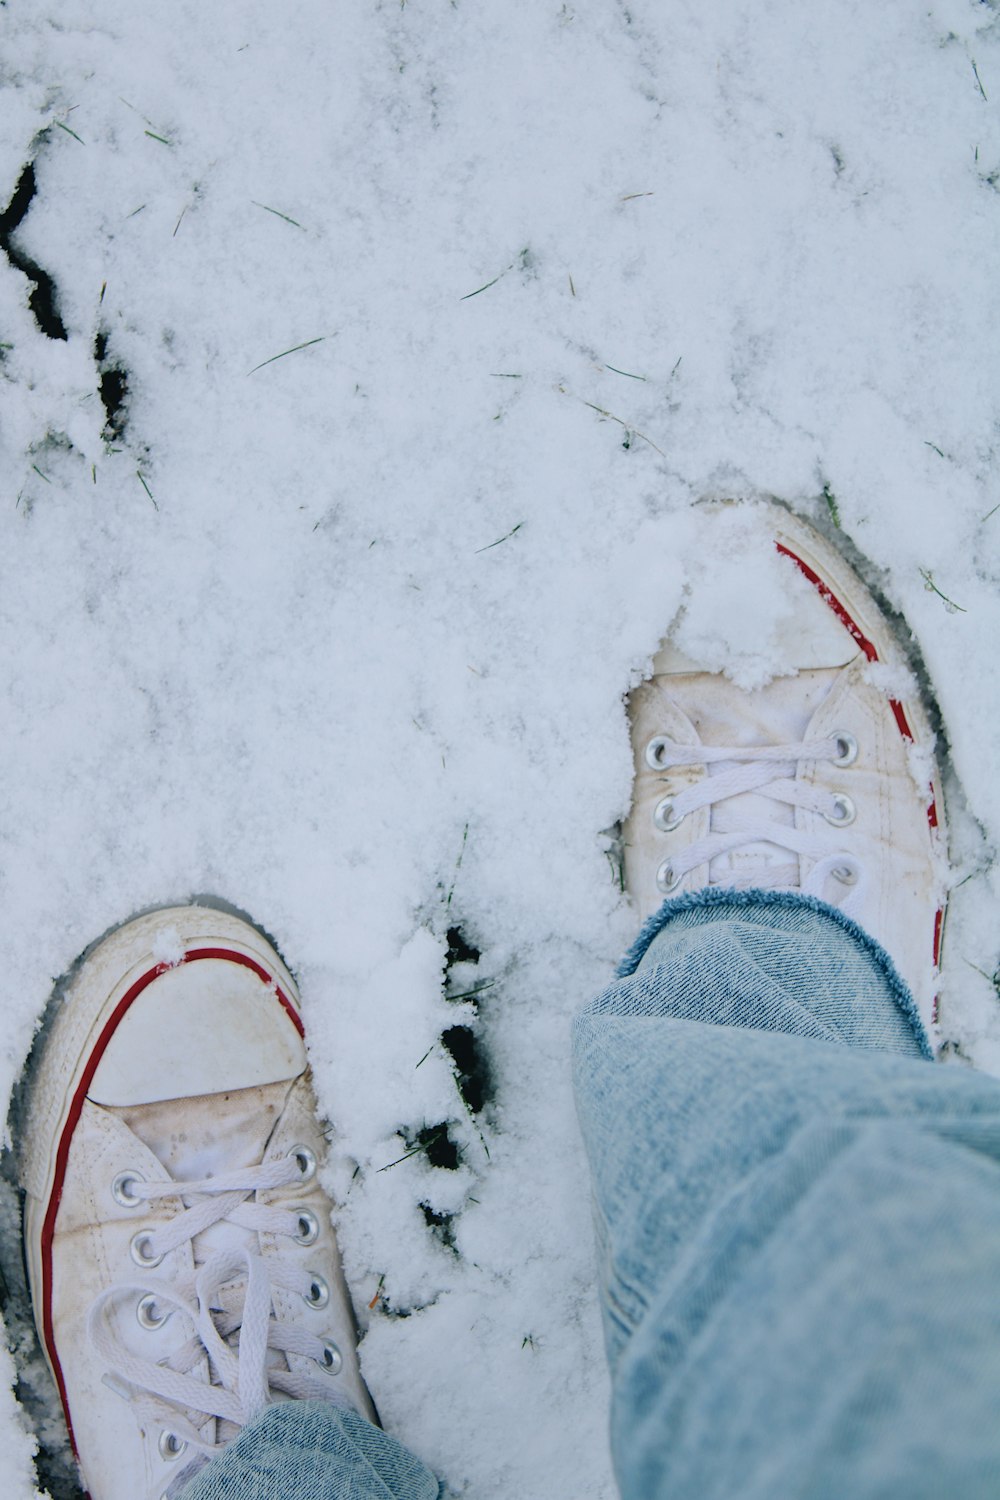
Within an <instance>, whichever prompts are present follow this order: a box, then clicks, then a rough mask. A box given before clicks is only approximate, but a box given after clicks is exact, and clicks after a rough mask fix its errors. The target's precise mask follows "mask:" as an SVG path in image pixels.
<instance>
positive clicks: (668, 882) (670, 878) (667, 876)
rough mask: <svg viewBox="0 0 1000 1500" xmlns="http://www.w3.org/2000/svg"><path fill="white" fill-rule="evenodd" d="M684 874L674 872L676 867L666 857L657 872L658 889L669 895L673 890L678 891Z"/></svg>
mask: <svg viewBox="0 0 1000 1500" xmlns="http://www.w3.org/2000/svg"><path fill="white" fill-rule="evenodd" d="M683 878H684V877H683V876H682V875H675V874H674V867H673V865H672V864H671V862H670V860H669V859H665V860H664V861H663V863H662V865H661V866H660V868H659V869H658V870H657V872H656V889H657V890H658V891H660V892H661V894H662V895H664V896H669V895H670V892H671V891H676V889H677V887H678V886H679V885H680V883H681V881H682V880H683Z"/></svg>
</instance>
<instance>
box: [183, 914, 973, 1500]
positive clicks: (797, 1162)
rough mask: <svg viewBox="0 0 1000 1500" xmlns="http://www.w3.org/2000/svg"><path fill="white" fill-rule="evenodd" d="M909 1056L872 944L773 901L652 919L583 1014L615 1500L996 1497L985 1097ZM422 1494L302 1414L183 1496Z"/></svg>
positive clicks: (284, 1419) (341, 1430) (428, 1484)
mask: <svg viewBox="0 0 1000 1500" xmlns="http://www.w3.org/2000/svg"><path fill="white" fill-rule="evenodd" d="M929 1057H930V1049H929V1047H928V1045H927V1040H926V1037H925V1036H924V1033H923V1030H922V1028H921V1026H920V1022H919V1020H918V1018H917V1016H916V1013H915V1010H914V1007H913V1003H912V1001H911V999H910V997H909V994H908V992H907V991H906V989H905V987H904V986H903V984H902V983H901V981H900V979H899V978H898V976H897V975H896V972H895V970H894V968H893V966H892V964H891V962H890V960H889V959H888V957H887V956H886V954H885V953H884V952H883V951H882V950H881V949H880V948H879V947H878V946H877V945H876V944H875V943H874V942H873V941H872V940H871V939H870V938H869V937H867V936H866V934H865V933H863V932H862V931H861V929H860V928H858V927H857V926H855V925H854V924H853V923H852V922H850V921H849V920H847V919H846V918H844V917H843V916H842V915H841V914H840V913H839V912H837V911H835V910H834V909H833V908H831V907H828V906H825V905H824V904H823V903H821V902H818V901H815V900H812V899H811V898H807V897H801V896H797V895H791V894H788V893H784V892H772V893H762V892H745V893H739V894H737V893H733V892H726V891H718V890H716V891H709V892H705V893H700V894H698V895H697V896H694V897H685V898H682V899H680V900H675V901H672V902H667V903H666V904H665V905H664V907H663V908H662V910H661V911H660V912H659V913H658V915H657V916H656V917H654V918H653V919H652V921H651V922H649V923H648V924H647V926H646V928H645V930H644V931H643V933H642V934H641V936H640V938H639V940H638V941H637V943H636V945H635V947H634V948H633V949H632V951H631V953H630V954H629V955H628V957H627V958H626V959H625V961H624V962H623V964H622V966H621V968H620V970H619V974H618V977H617V978H616V980H615V982H614V983H613V984H612V985H610V986H609V988H608V989H606V990H605V991H604V993H603V994H601V995H599V996H598V997H597V999H596V1000H594V1001H593V1002H592V1003H591V1004H590V1005H588V1006H587V1007H586V1009H585V1010H584V1011H583V1012H582V1014H581V1015H580V1016H579V1017H578V1018H577V1021H576V1026H575V1033H574V1068H575V1079H576V1092H577V1106H578V1110H579V1115H580V1122H581V1126H582V1129H583V1134H584V1138H585V1140H586V1144H587V1149H588V1152H589V1156H590V1164H591V1170H592V1186H593V1194H594V1205H595V1217H596V1222H597V1239H598V1251H599V1256H598V1259H599V1273H600V1282H601V1295H602V1304H603V1310H604V1325H605V1333H606V1340H607V1350H608V1358H609V1361H610V1365H611V1373H612V1388H613V1404H612V1413H611V1437H612V1449H613V1455H614V1463H615V1470H616V1473H617V1476H618V1482H619V1486H620V1488H621V1492H622V1496H623V1497H624V1500H660V1497H664V1500H665V1497H669V1500H897V1497H898V1500H997V1496H998V1495H1000V1085H998V1084H997V1083H995V1082H994V1081H992V1080H991V1079H989V1078H985V1077H980V1076H978V1075H977V1074H975V1073H972V1072H970V1071H968V1070H966V1069H964V1068H960V1067H936V1066H931V1065H930V1064H929V1061H928V1059H929ZM470 1440H474V1439H473V1435H472V1434H470ZM437 1493H438V1485H437V1481H436V1480H435V1479H434V1478H433V1476H432V1475H431V1474H430V1473H429V1472H428V1471H427V1469H426V1468H425V1467H424V1466H423V1465H422V1464H421V1463H420V1462H419V1461H418V1460H417V1459H415V1458H414V1457H412V1456H411V1455H410V1454H409V1453H407V1451H406V1450H405V1449H403V1448H402V1447H401V1446H400V1445H399V1444H398V1443H397V1442H396V1441H395V1440H394V1439H393V1438H391V1437H389V1436H388V1435H387V1434H385V1433H383V1432H381V1431H379V1430H378V1429H377V1428H373V1427H370V1426H369V1425H368V1424H367V1423H365V1422H363V1421H362V1419H361V1418H360V1417H355V1416H352V1415H351V1414H349V1413H344V1412H340V1411H336V1410H333V1409H331V1408H327V1407H324V1406H322V1405H319V1404H317V1403H294V1404H289V1405H285V1406H279V1407H274V1408H272V1409H271V1410H270V1411H269V1412H268V1413H266V1414H265V1416H264V1417H262V1418H261V1419H260V1420H259V1421H258V1422H257V1423H255V1424H254V1425H253V1426H251V1427H248V1428H247V1429H246V1430H245V1431H244V1432H243V1433H242V1434H241V1436H240V1437H239V1438H238V1439H237V1440H236V1441H235V1442H234V1443H233V1444H231V1446H230V1447H229V1448H228V1449H227V1450H226V1452H225V1453H224V1454H223V1455H221V1457H219V1458H218V1459H216V1460H215V1461H214V1462H213V1463H212V1464H210V1465H209V1466H208V1467H207V1468H206V1469H204V1470H203V1471H202V1473H201V1474H200V1475H199V1476H197V1478H196V1479H194V1480H193V1482H192V1483H191V1484H190V1485H189V1486H188V1487H187V1489H186V1490H185V1492H184V1500H279V1497H280V1500H376V1497H379V1500H385V1497H398V1500H403V1497H405V1500H434V1497H436V1496H437ZM512 1500H513V1497H512ZM553 1500H572V1497H571V1496H554V1497H553Z"/></svg>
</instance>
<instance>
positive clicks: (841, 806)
mask: <svg viewBox="0 0 1000 1500" xmlns="http://www.w3.org/2000/svg"><path fill="white" fill-rule="evenodd" d="M857 815H858V810H857V808H856V807H855V806H854V803H853V802H852V801H851V799H850V797H847V796H845V795H844V793H843V792H834V794H833V798H832V800H831V803H830V811H829V812H825V813H824V814H823V816H824V818H825V819H826V821H827V822H828V823H832V824H833V826H834V827H835V828H846V827H847V825H848V824H849V823H853V822H854V819H855V818H856V817H857Z"/></svg>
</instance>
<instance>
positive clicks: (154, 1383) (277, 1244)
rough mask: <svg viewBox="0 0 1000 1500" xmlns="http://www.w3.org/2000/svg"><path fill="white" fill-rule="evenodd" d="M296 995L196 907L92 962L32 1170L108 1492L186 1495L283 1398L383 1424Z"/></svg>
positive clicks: (57, 1054) (43, 1326) (36, 1120)
mask: <svg viewBox="0 0 1000 1500" xmlns="http://www.w3.org/2000/svg"><path fill="white" fill-rule="evenodd" d="M324 1150H325V1139H324V1135H323V1132H322V1129H321V1126H320V1124H319V1121H318V1120H317V1118H316V1105H315V1100H314V1097H313V1091H312V1086H311V1083H310V1078H309V1071H308V1068H307V1064H306V1055H305V1049H304V1046H303V1041H302V1022H301V1019H300V1016H299V1002H298V997H297V994H296V990H295V985H294V982H293V981H292V978H291V976H290V975H289V973H288V971H287V970H286V968H285V966H284V964H283V963H282V962H281V960H280V958H279V957H278V955H277V953H275V951H274V949H273V948H272V947H271V945H270V944H269V943H268V942H267V941H266V940H265V939H264V938H263V937H262V936H261V934H260V933H259V932H257V931H256V929H255V928H253V927H251V926H249V925H248V924H247V923H246V922H244V921H242V920H241V919H240V918H238V917H236V916H233V915H230V914H229V913H227V912H224V911H216V910H213V909H209V908H206V907H197V906H186V907H176V908H172V909H167V910H162V911H157V912H153V913H150V914H148V915H146V916H142V917H138V918H136V919H135V920H134V921H132V922H129V923H127V924H126V925H125V926H123V927H121V928H119V929H118V930H117V931H115V932H113V933H111V935H110V936H109V937H107V938H105V939H104V940H103V941H102V942H101V943H99V944H98V945H97V946H96V947H95V948H94V949H93V951H91V952H90V953H89V954H88V955H86V956H85V957H84V959H83V961H82V962H81V964H80V966H79V968H78V970H77V972H76V974H75V975H74V977H73V978H72V980H71V982H70V984H69V986H68V988H67V991H66V994H65V996H64V998H63V1000H62V1002H61V1004H60V1005H59V1008H58V1010H57V1012H56V1014H55V1017H54V1020H53V1022H52V1024H51V1027H50V1029H49V1031H48V1034H47V1035H46V1036H45V1038H44V1040H43V1042H42V1043H41V1052H40V1057H39V1059H38V1062H37V1066H36V1068H35V1071H34V1076H33V1078H32V1082H31V1086H30V1094H29V1097H28V1103H27V1109H26V1118H25V1120H24V1131H23V1137H22V1141H21V1145H20V1152H19V1164H20V1175H21V1182H22V1186H23V1188H24V1190H25V1195H26V1196H25V1224H24V1231H25V1248H26V1259H27V1264H28V1272H29V1279H30V1283H31V1293H32V1300H33V1304H34V1311H35V1319H36V1322H37V1324H38V1329H39V1333H40V1337H41V1341H42V1345H43V1348H44V1350H45V1354H46V1357H47V1359H48V1362H49V1365H50V1367H51V1370H52V1373H53V1376H54V1378H55V1381H56V1384H57V1386H58V1388H59V1394H60V1396H61V1398H62V1403H63V1407H64V1410H65V1413H66V1420H67V1423H68V1425H69V1429H70V1435H71V1438H72V1440H73V1444H74V1448H75V1451H76V1454H77V1457H78V1459H79V1462H80V1467H81V1470H82V1473H83V1478H84V1482H85V1484H86V1487H87V1489H88V1491H89V1493H90V1495H91V1497H92V1500H160V1497H161V1496H164V1495H167V1496H173V1495H176V1494H177V1493H178V1491H179V1490H180V1489H181V1488H182V1487H183V1485H184V1484H185V1483H187V1481H188V1480H189V1479H190V1478H191V1477H192V1475H193V1474H194V1473H195V1472H196V1471H197V1469H198V1468H199V1467H201V1465H202V1464H204V1463H205V1462H207V1461H208V1457H210V1456H211V1455H212V1454H213V1453H216V1452H218V1451H220V1450H221V1448H222V1447H224V1446H225V1445H226V1443H228V1442H229V1441H230V1440H231V1439H232V1438H233V1437H234V1436H235V1435H236V1434H237V1433H238V1432H239V1430H240V1428H241V1427H242V1426H243V1425H244V1424H245V1423H246V1422H247V1421H249V1420H250V1419H251V1418H252V1417H254V1416H255V1415H257V1414H258V1413H259V1412H260V1411H261V1410H262V1409H263V1408H264V1407H265V1406H266V1405H267V1404H269V1403H271V1402H274V1401H281V1400H290V1399H295V1398H300V1397H311V1398H321V1399H327V1400H329V1401H331V1402H334V1403H337V1404H342V1405H349V1406H353V1407H355V1408H356V1409H357V1410H359V1411H360V1412H361V1413H362V1414H363V1415H365V1416H367V1417H370V1418H373V1417H374V1412H373V1409H372V1406H371V1402H370V1399H369V1396H368V1393H367V1391H366V1390H365V1387H364V1385H363V1384H362V1381H361V1377H360V1374H359V1371H358V1364H357V1352H356V1333H355V1326H354V1319H353V1315H352V1311H351V1306H350V1302H349V1300H348V1297H347V1292H346V1289H345V1287H344V1283H343V1278H342V1276H341V1271H340V1261H339V1256H338V1251H337V1245H336V1240H335V1239H334V1235H333V1230H332V1229H331V1226H330V1210H331V1205H330V1201H329V1199H328V1198H327V1196H326V1193H325V1192H324V1190H323V1188H322V1187H321V1185H320V1182H319V1177H318V1173H317V1168H318V1166H319V1164H320V1163H321V1162H322V1159H323V1154H324Z"/></svg>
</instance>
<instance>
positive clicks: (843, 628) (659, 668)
mask: <svg viewBox="0 0 1000 1500" xmlns="http://www.w3.org/2000/svg"><path fill="white" fill-rule="evenodd" d="M702 514H703V516H704V522H705V531H706V540H707V546H708V547H709V548H711V549H712V550H711V551H710V552H709V553H708V554H707V555H708V556H709V557H711V558H713V559H715V558H718V566H717V568H716V569H715V570H714V575H715V576H714V577H710V578H709V579H708V580H707V581H705V582H703V583H702V585H701V592H702V593H703V594H708V595H709V596H710V598H709V599H708V600H705V599H701V600H700V601H699V602H700V605H701V606H702V608H701V609H700V611H697V612H696V613H698V619H697V621H696V622H691V621H685V620H684V619H681V621H680V622H679V627H678V628H677V630H676V631H675V632H674V633H673V635H672V638H671V639H670V640H668V641H665V642H664V643H663V645H662V646H661V648H660V650H659V651H658V653H657V655H656V657H655V658H654V662H653V676H652V679H651V680H650V681H648V682H645V683H643V684H642V685H641V686H640V687H639V688H637V689H636V690H635V691H634V692H633V693H632V694H631V696H630V700H629V713H630V717H631V721H632V738H633V747H634V751H635V767H636V775H635V791H634V796H633V805H632V811H631V813H630V816H629V818H628V821H627V823H626V825H625V828H624V845H625V848H624V863H625V883H626V888H627V889H628V890H629V891H630V892H631V894H632V896H633V897H634V899H635V901H636V903H637V904H638V906H639V908H640V911H641V913H642V915H643V916H644V917H646V916H649V915H651V914H652V913H653V912H654V911H656V910H657V909H658V907H659V905H660V904H661V902H662V901H663V900H664V899H665V898H666V897H670V896H677V895H681V894H683V893H685V892H690V891H696V890H698V889H701V888H703V887H705V886H727V887H732V888H736V889H748V888H755V889H761V888H763V889H789V890H797V891H802V892H805V893H807V894H812V895H815V896H818V897H820V898H821V899H823V900H825V901H827V902H829V903H831V904H832V905H835V906H838V907H841V908H842V909H843V910H844V911H845V913H846V914H847V915H849V916H852V917H853V918H854V919H855V920H856V921H857V922H858V923H859V924H860V925H861V926H862V927H863V928H864V929H865V930H866V931H867V932H868V933H870V934H871V936H872V937H874V938H875V939H876V940H877V941H878V942H879V943H881V944H882V946H883V947H884V948H885V949H886V950H887V952H888V953H889V954H890V956H891V957H892V958H893V960H894V961H895V964H896V966H897V968H898V969H899V971H900V973H901V975H902V977H903V979H904V980H905V981H906V983H907V984H908V985H909V987H910V989H911V991H912V992H913V995H914V998H915V1000H916V1002H917V1004H918V1007H919V1008H920V1011H921V1014H922V1016H923V1017H924V1019H925V1021H927V1020H931V1019H933V1018H934V1003H935V1002H934V996H935V989H936V971H937V965H938V960H939V956H940V944H941V930H942V923H943V914H944V894H945V881H946V873H947V869H946V859H945V841H944V830H943V803H942V797H941V790H940V784H939V778H938V770H937V766H936V763H935V760H934V736H933V733H932V732H931V729H930V725H929V723H928V720H927V716H926V714H925V712H924V708H923V705H922V704H921V702H920V698H919V695H918V693H917V690H916V688H915V685H914V683H913V680H912V676H911V674H910V672H909V670H908V668H907V666H906V662H905V659H904V657H903V654H902V652H901V650H900V648H899V646H898V645H897V644H896V641H895V639H894V637H893V634H892V630H891V628H890V626H889V624H888V621H887V620H886V618H885V616H884V614H883V612H882V611H881V610H880V608H879V606H878V605H877V604H876V602H875V600H874V599H873V598H872V596H871V594H870V592H869V591H868V589H867V588H866V587H865V585H864V584H863V583H862V582H861V580H860V578H858V576H857V574H856V573H855V572H854V570H853V569H852V568H851V567H850V566H849V565H848V564H847V563H846V562H845V561H844V559H843V558H842V557H841V556H840V554H839V553H838V552H837V551H835V549H834V548H833V547H832V546H831V545H830V544H829V543H828V542H826V541H825V540H824V539H823V538H822V537H821V536H820V535H819V534H818V533H817V532H816V531H814V530H813V529H812V527H810V526H808V525H806V524H805V522H803V521H800V520H798V519H797V518H795V517H794V516H792V515H791V514H790V513H789V512H788V511H786V510H784V509H783V508H782V507H780V506H777V505H770V504H753V505H750V504H747V505H736V504H725V503H723V504H712V505H706V506H704V507H703V509H702ZM775 591H777V592H778V593H780V595H781V598H780V601H778V603H779V604H780V607H777V606H776V605H775V602H774V594H775ZM709 603H710V604H711V606H712V609H714V612H715V620H716V621H717V622H719V628H718V630H717V631H716V632H715V633H714V634H713V625H712V613H711V610H708V609H706V607H705V606H707V605H708V604H709ZM734 622H738V623H734ZM726 626H728V628H729V635H728V637H727V635H726V629H725V627H726ZM758 627H759V629H758ZM768 631H770V635H771V638H770V640H768V639H767V638H766V637H767V633H768ZM755 633H758V634H760V633H763V635H764V636H765V638H764V639H754V637H755ZM776 633H777V635H776ZM727 640H728V644H727ZM680 643H683V644H685V645H686V646H687V649H688V652H689V653H691V654H686V653H685V652H684V651H682V650H681V649H679V646H680ZM699 650H700V651H702V654H707V655H709V656H710V657H711V658H712V661H711V664H710V667H706V664H705V662H704V660H701V661H699V659H698V655H697V653H698V652H699ZM727 652H728V656H727ZM769 656H770V657H776V658H777V660H778V663H779V670H780V672H781V675H779V676H777V677H775V678H774V679H773V680H771V681H769V682H766V683H765V684H764V685H761V686H743V687H740V686H737V685H736V684H735V683H734V682H733V681H732V680H731V676H730V675H727V669H728V668H729V667H730V666H731V665H733V666H735V669H736V675H739V673H740V670H742V671H743V674H744V677H745V678H750V677H751V672H750V671H748V669H747V662H749V663H750V666H751V668H752V667H754V666H755V665H756V666H757V667H759V666H760V664H761V663H763V662H766V661H767V660H768V659H769ZM720 667H721V668H722V669H721V670H720Z"/></svg>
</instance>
